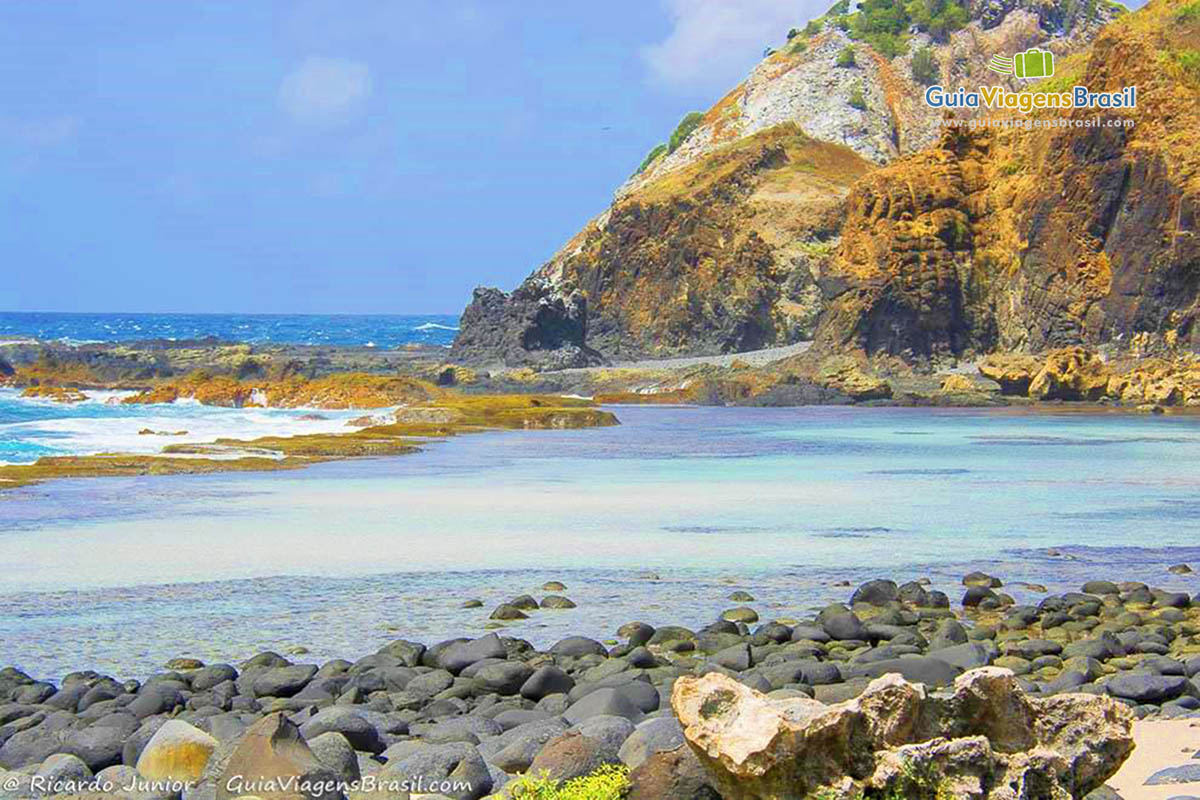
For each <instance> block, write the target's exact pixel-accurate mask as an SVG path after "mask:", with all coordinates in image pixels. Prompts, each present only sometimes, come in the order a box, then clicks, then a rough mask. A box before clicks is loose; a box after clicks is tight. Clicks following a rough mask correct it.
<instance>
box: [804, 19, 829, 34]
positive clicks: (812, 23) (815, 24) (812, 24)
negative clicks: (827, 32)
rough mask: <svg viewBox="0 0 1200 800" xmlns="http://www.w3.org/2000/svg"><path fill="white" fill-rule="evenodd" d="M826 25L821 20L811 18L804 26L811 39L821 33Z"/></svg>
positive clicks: (805, 32)
mask: <svg viewBox="0 0 1200 800" xmlns="http://www.w3.org/2000/svg"><path fill="white" fill-rule="evenodd" d="M824 27H825V26H824V25H822V24H821V20H819V19H810V20H809V21H808V24H807V25H805V26H804V35H805V36H807V37H808V38H810V39H811V38H812V37H814V36H816V35H817V34H818V33H820V32H821V29H822V28H824Z"/></svg>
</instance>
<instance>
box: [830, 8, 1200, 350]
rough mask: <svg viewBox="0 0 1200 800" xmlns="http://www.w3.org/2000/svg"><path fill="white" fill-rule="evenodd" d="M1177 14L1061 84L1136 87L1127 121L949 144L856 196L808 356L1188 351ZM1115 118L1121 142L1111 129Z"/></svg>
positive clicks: (1125, 30)
mask: <svg viewBox="0 0 1200 800" xmlns="http://www.w3.org/2000/svg"><path fill="white" fill-rule="evenodd" d="M1185 5H1186V4H1184V3H1179V2H1175V3H1172V2H1160V3H1156V4H1154V5H1152V6H1150V7H1148V8H1147V9H1146V10H1145V11H1143V12H1139V13H1138V14H1135V15H1132V16H1131V17H1129V18H1128V19H1126V20H1122V21H1120V22H1118V23H1114V24H1113V25H1111V26H1109V27H1108V28H1106V29H1105V31H1104V32H1103V33H1102V34H1101V35H1100V36H1099V38H1098V39H1097V40H1096V42H1095V44H1094V46H1093V47H1092V48H1091V49H1090V51H1089V52H1088V53H1087V54H1086V55H1085V57H1082V58H1080V63H1081V64H1082V66H1081V67H1080V68H1079V69H1078V72H1074V73H1069V74H1068V75H1066V76H1063V77H1062V78H1061V80H1062V82H1063V85H1065V86H1070V85H1072V84H1074V83H1080V84H1083V85H1086V86H1088V87H1089V88H1091V89H1092V90H1094V91H1095V90H1115V89H1120V88H1122V87H1124V86H1137V87H1138V108H1137V109H1134V110H1130V111H1128V112H1123V113H1116V112H1100V113H1097V112H1095V111H1083V110H1080V111H1075V112H1072V113H1070V114H1066V115H1065V116H1066V117H1068V118H1070V119H1072V120H1074V121H1076V122H1077V123H1081V124H1083V125H1085V127H1073V128H1040V129H1034V130H1029V131H1027V130H1016V129H1008V130H999V131H990V130H989V131H986V132H978V133H971V132H969V131H963V132H959V131H953V132H950V133H947V135H946V136H945V137H944V138H943V139H942V141H941V142H940V144H939V146H938V147H936V148H933V149H931V150H929V151H927V152H924V153H921V154H918V155H915V156H912V157H910V158H906V159H902V160H900V161H897V162H895V163H893V164H891V165H889V166H887V167H885V168H883V169H881V170H878V171H876V172H874V173H872V174H871V175H869V176H868V177H867V178H865V179H864V180H863V181H861V182H860V183H859V184H858V185H857V186H856V187H855V190H854V192H853V194H852V195H851V197H850V199H849V201H848V203H847V210H848V214H847V219H846V222H845V225H844V226H843V228H842V240H841V248H840V250H839V253H838V256H837V258H836V259H835V260H834V262H833V264H832V265H831V268H830V272H831V274H832V275H835V276H837V277H838V278H840V279H841V280H842V281H844V284H845V286H846V291H844V292H842V293H840V294H839V295H838V296H837V297H835V298H834V299H833V300H832V301H831V303H830V306H829V310H828V311H827V313H826V314H825V316H824V317H823V319H822V322H821V326H820V330H819V333H818V343H819V344H820V345H822V346H825V347H827V348H831V349H842V348H845V347H848V346H849V347H854V348H861V349H863V350H866V351H867V352H869V353H887V354H892V355H900V356H904V357H907V358H922V357H930V356H938V355H943V354H945V355H956V356H957V355H962V354H965V353H974V354H980V353H987V352H992V351H1004V352H1011V351H1026V352H1038V351H1042V350H1045V349H1048V348H1053V347H1060V346H1066V345H1074V344H1084V345H1088V346H1091V347H1101V346H1105V347H1111V348H1114V349H1116V350H1119V351H1131V352H1135V353H1141V352H1150V351H1164V350H1171V349H1176V348H1181V349H1187V350H1191V351H1196V350H1200V338H1198V334H1197V332H1196V331H1195V330H1194V322H1195V318H1196V313H1197V298H1198V294H1197V293H1198V289H1200V241H1198V240H1197V234H1196V219H1197V209H1198V203H1197V198H1198V196H1200V194H1198V191H1197V190H1198V180H1197V175H1198V170H1197V167H1198V162H1200V157H1198V151H1197V148H1196V147H1195V146H1194V143H1193V142H1192V141H1191V139H1192V134H1190V133H1188V131H1195V130H1196V128H1197V124H1198V123H1200V92H1198V90H1197V87H1198V83H1200V82H1198V81H1197V78H1196V77H1195V76H1193V75H1190V74H1188V73H1187V72H1186V70H1182V69H1179V68H1177V67H1175V66H1174V65H1173V64H1172V59H1173V58H1174V56H1173V54H1176V53H1179V52H1180V51H1181V49H1182V48H1185V47H1186V44H1187V43H1188V42H1192V43H1194V42H1196V41H1198V40H1200V21H1198V19H1197V17H1196V16H1195V15H1191V16H1188V15H1186V14H1184V13H1182V11H1181V9H1183V8H1184V6H1185ZM1055 80H1056V81H1058V80H1060V79H1055ZM1059 113H1060V112H1045V113H1041V114H1035V115H1031V116H1032V117H1033V119H1034V120H1037V119H1043V120H1044V119H1052V118H1053V116H1055V115H1058V114H1059ZM1095 119H1098V120H1099V124H1098V125H1093V126H1091V127H1086V125H1087V124H1088V123H1089V122H1091V121H1093V120H1095ZM1121 119H1128V120H1131V121H1132V122H1133V123H1134V125H1133V127H1124V126H1116V125H1111V124H1110V123H1111V122H1114V121H1119V120H1121Z"/></svg>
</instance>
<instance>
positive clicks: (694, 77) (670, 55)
mask: <svg viewBox="0 0 1200 800" xmlns="http://www.w3.org/2000/svg"><path fill="white" fill-rule="evenodd" d="M662 2H663V4H664V5H665V6H666V8H667V13H668V14H669V15H670V17H671V21H672V28H671V32H670V33H669V34H668V35H667V37H666V38H665V39H663V40H662V41H661V42H657V43H655V44H653V45H650V46H649V47H647V48H645V50H644V51H643V53H642V55H643V57H644V58H645V60H646V63H647V66H649V68H650V73H651V76H652V77H653V78H654V79H655V80H656V81H657V82H660V83H663V84H665V85H667V86H669V87H671V88H675V89H686V90H700V91H706V92H713V91H724V90H725V89H728V88H731V87H732V86H733V85H734V84H735V83H736V82H737V81H739V80H741V79H742V78H743V77H745V75H746V73H747V72H748V71H749V70H750V68H751V67H752V66H754V64H756V63H757V62H758V61H759V59H760V58H761V57H762V52H763V48H764V47H767V46H768V45H769V46H771V47H778V46H779V45H780V43H781V42H783V41H785V40H786V37H787V32H788V29H789V28H793V27H802V26H803V25H804V23H805V22H807V21H808V20H809V19H811V18H813V17H816V16H819V15H821V14H823V13H824V12H825V10H826V8H827V7H828V6H831V5H833V0H662Z"/></svg>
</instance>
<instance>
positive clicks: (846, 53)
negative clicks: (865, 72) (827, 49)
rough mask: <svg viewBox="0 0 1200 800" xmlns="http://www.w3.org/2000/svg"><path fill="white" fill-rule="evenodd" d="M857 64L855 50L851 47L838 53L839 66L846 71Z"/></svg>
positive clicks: (847, 46) (844, 48) (846, 47)
mask: <svg viewBox="0 0 1200 800" xmlns="http://www.w3.org/2000/svg"><path fill="white" fill-rule="evenodd" d="M856 63H857V62H855V60H854V48H853V47H851V46H850V45H846V46H845V47H843V48H842V52H840V53H838V56H837V65H838V66H839V67H842V68H844V69H849V68H850V67H853V66H855V64H856Z"/></svg>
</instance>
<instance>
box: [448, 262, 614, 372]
mask: <svg viewBox="0 0 1200 800" xmlns="http://www.w3.org/2000/svg"><path fill="white" fill-rule="evenodd" d="M460 326H461V330H462V332H461V333H460V335H459V336H458V337H457V338H456V339H455V340H454V346H453V347H452V348H451V349H450V358H451V359H452V360H454V361H458V362H460V363H463V364H484V365H486V364H490V363H495V362H500V363H503V364H505V365H507V366H514V367H515V366H536V367H539V368H542V369H566V368H568V367H586V366H590V365H592V364H597V363H600V362H601V361H602V359H601V357H600V354H599V353H597V352H596V351H594V350H592V349H591V348H590V347H588V346H587V344H586V343H585V340H586V338H587V300H586V299H585V298H584V296H583V294H581V293H580V292H579V291H577V290H575V289H574V287H572V286H570V285H568V284H557V285H556V284H552V283H550V282H549V281H547V280H545V279H544V278H541V277H538V276H533V277H531V278H529V279H528V280H526V281H525V282H524V283H523V284H521V285H520V286H519V287H518V288H517V289H516V291H514V292H513V293H512V294H505V293H504V292H502V291H500V290H499V289H486V288H479V289H476V290H475V296H474V298H473V299H472V300H471V305H469V306H467V309H466V311H464V312H463V315H462V320H461V322H460Z"/></svg>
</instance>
